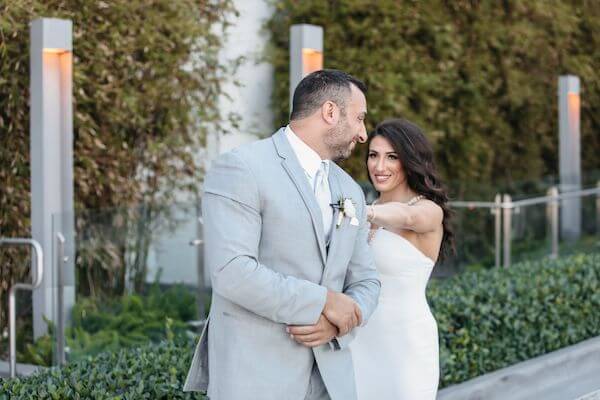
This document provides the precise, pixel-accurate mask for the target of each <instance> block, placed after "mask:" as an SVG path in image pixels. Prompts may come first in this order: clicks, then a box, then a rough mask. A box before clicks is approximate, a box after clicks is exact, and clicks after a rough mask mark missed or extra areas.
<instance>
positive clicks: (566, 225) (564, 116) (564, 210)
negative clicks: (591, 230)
mask: <svg viewBox="0 0 600 400" xmlns="http://www.w3.org/2000/svg"><path fill="white" fill-rule="evenodd" d="M580 108H581V105H580V97H579V78H578V77H576V76H572V75H566V76H561V77H559V78H558V118H559V171H560V191H561V192H570V191H575V190H581V135H580V131H579V125H580ZM560 216H561V223H560V231H561V236H562V237H563V238H564V239H567V240H576V239H577V238H579V236H580V235H581V198H579V197H577V198H575V197H573V198H570V199H564V200H563V203H562V207H561V213H560Z"/></svg>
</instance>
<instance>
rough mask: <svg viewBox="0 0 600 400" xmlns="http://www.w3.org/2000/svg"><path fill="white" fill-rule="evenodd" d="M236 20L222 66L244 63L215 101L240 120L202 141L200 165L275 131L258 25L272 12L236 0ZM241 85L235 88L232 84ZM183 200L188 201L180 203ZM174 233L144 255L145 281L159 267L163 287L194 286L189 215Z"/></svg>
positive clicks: (249, 0) (269, 74)
mask: <svg viewBox="0 0 600 400" xmlns="http://www.w3.org/2000/svg"><path fill="white" fill-rule="evenodd" d="M234 3H235V7H236V8H237V10H238V12H239V16H238V17H237V18H236V19H235V20H234V21H231V22H232V25H231V26H230V27H228V29H227V31H226V37H225V43H224V46H223V50H222V51H221V53H220V57H221V61H222V62H224V63H226V62H229V61H231V60H235V59H236V58H238V57H240V56H243V57H244V62H243V63H242V65H240V67H239V68H238V70H237V73H236V75H235V76H232V77H231V78H230V79H229V81H228V82H227V83H226V84H224V85H223V91H224V92H225V93H227V94H228V96H229V98H227V97H226V96H222V97H221V98H219V102H218V104H219V107H220V109H221V112H222V114H223V115H227V114H229V113H230V112H236V113H237V114H239V116H240V117H241V120H240V121H239V125H240V126H239V128H234V127H233V126H231V124H228V123H227V124H225V125H223V126H221V128H222V129H224V130H225V131H226V132H227V133H225V134H217V133H216V132H215V133H213V134H211V135H209V136H208V137H207V138H206V149H203V151H202V152H201V153H200V154H199V157H200V158H203V159H204V160H203V161H204V163H205V167H206V168H208V167H209V165H210V162H211V161H212V160H213V159H214V158H215V157H216V156H218V155H219V154H221V153H223V152H225V151H228V150H230V149H232V148H235V147H237V146H239V145H241V144H244V143H248V142H251V141H254V140H257V139H258V138H259V137H265V136H269V135H270V134H271V133H273V131H274V127H273V126H272V125H273V112H272V110H271V106H270V101H271V92H272V90H273V67H272V66H271V65H270V64H269V63H265V62H260V58H261V57H262V54H263V51H264V48H265V46H266V43H267V42H268V40H269V37H268V35H267V33H266V32H265V31H264V30H263V25H264V23H265V22H266V20H267V19H268V18H269V17H270V15H271V13H272V9H271V7H270V6H269V5H268V4H267V1H266V0H235V1H234ZM236 80H237V81H239V82H240V84H241V85H239V86H238V85H236V84H235V81H236ZM182 201H184V202H185V201H187V200H184V199H182ZM182 220H184V221H186V222H182V223H181V224H180V225H179V226H178V228H177V229H176V230H175V231H174V232H165V233H163V234H162V235H161V236H160V238H159V239H157V240H156V241H155V242H154V244H153V246H152V248H151V249H150V254H149V257H148V275H147V281H148V282H152V281H153V280H154V278H155V276H156V273H157V272H158V269H159V268H162V269H163V272H162V275H161V279H160V280H161V282H162V283H175V282H184V283H189V284H196V279H197V272H196V268H197V263H198V257H199V254H198V252H197V251H196V248H194V247H191V246H189V244H188V243H189V241H190V240H192V239H193V238H195V237H196V229H197V225H196V220H195V218H194V216H193V215H192V214H188V215H185V216H184V218H182Z"/></svg>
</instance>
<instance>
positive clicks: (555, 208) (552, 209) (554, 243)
mask: <svg viewBox="0 0 600 400" xmlns="http://www.w3.org/2000/svg"><path fill="white" fill-rule="evenodd" d="M548 196H550V197H552V199H551V200H550V201H549V202H548V205H547V210H548V220H549V221H548V222H549V226H550V238H551V239H550V241H551V251H550V258H558V212H559V201H558V188H557V187H556V186H553V187H551V188H550V189H548Z"/></svg>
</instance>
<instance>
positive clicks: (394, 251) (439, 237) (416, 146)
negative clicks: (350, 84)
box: [351, 119, 453, 400]
mask: <svg viewBox="0 0 600 400" xmlns="http://www.w3.org/2000/svg"><path fill="white" fill-rule="evenodd" d="M367 143H368V146H369V152H368V155H367V169H368V172H369V179H370V181H371V183H372V184H373V186H374V187H375V189H376V190H377V192H379V198H378V199H377V200H376V201H375V202H374V203H373V205H371V206H369V207H368V209H367V217H368V219H369V221H370V222H371V228H372V229H371V232H370V236H369V240H370V244H371V248H372V250H373V255H374V257H375V263H376V265H377V269H378V271H379V274H380V280H381V295H380V299H379V305H378V307H377V309H376V310H375V312H374V314H373V315H372V316H371V318H370V319H369V322H368V324H367V325H366V326H365V327H363V328H361V329H360V330H359V332H358V333H357V337H356V339H355V340H354V342H353V343H352V345H351V349H352V355H353V359H354V369H355V375H356V385H357V390H358V398H359V399H360V400H371V399H377V400H385V399H390V400H391V399H393V400H426V399H427V400H434V399H435V398H436V392H437V386H438V380H439V356H438V335H437V324H436V322H435V319H434V318H433V316H432V314H431V312H430V310H429V306H428V304H427V299H426V298H425V288H426V285H427V282H428V280H429V277H430V275H431V272H432V270H433V266H434V265H435V263H436V262H437V260H438V258H439V256H440V255H444V254H445V253H447V252H448V251H449V250H451V248H452V242H453V234H452V231H451V229H450V227H449V221H448V219H449V215H450V213H449V209H448V207H447V201H448V197H447V195H446V193H445V191H444V189H443V188H442V186H441V184H440V180H439V178H438V176H437V173H436V170H435V166H434V162H433V152H432V149H431V146H430V144H429V143H428V141H427V139H426V138H425V136H424V135H423V133H422V132H421V130H420V129H419V128H418V127H417V126H416V125H414V124H412V123H411V122H409V121H406V120H404V119H393V120H388V121H384V122H382V123H381V124H379V125H378V126H377V127H376V128H375V131H374V132H372V133H371V134H370V135H369V139H368V142H367Z"/></svg>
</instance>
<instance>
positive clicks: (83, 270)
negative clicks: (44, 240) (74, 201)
mask: <svg viewBox="0 0 600 400" xmlns="http://www.w3.org/2000/svg"><path fill="white" fill-rule="evenodd" d="M69 220H70V219H69V216H67V215H55V216H54V218H53V230H54V235H55V237H56V235H57V234H58V233H60V234H62V236H64V238H65V243H64V253H65V257H66V261H65V259H64V257H63V265H62V267H63V269H62V272H63V277H62V282H63V286H64V291H63V293H62V303H61V301H60V299H59V297H60V292H59V291H56V293H55V294H54V304H53V310H54V312H53V314H54V320H53V321H52V323H51V328H50V329H49V333H48V335H46V336H45V337H43V338H41V339H39V340H37V341H36V342H35V344H34V345H32V346H30V348H29V356H30V359H34V360H37V363H38V364H43V365H56V364H58V363H59V362H60V358H61V357H60V355H61V352H60V348H61V347H60V346H57V344H58V343H59V335H57V332H59V331H60V329H57V326H56V323H57V320H58V319H59V318H58V317H57V315H59V314H60V307H61V304H62V307H63V308H64V323H65V324H64V338H65V339H64V354H65V355H64V358H65V360H66V361H67V362H69V361H73V360H77V359H81V358H83V357H86V356H88V355H94V354H97V353H99V352H102V351H118V350H119V349H122V348H125V347H130V346H138V345H143V344H147V343H150V342H156V341H160V340H165V339H167V338H170V339H171V340H178V339H180V338H181V339H186V338H189V337H190V336H193V335H194V334H196V333H197V331H198V328H199V327H200V326H201V320H202V319H203V318H205V316H206V314H207V308H208V304H209V298H210V288H209V285H208V277H207V276H206V275H207V274H205V273H204V270H203V266H202V244H201V239H202V238H201V231H202V226H201V218H200V211H199V208H198V207H197V205H195V204H176V205H171V206H166V207H148V206H136V207H127V208H114V209H105V210H98V211H85V212H79V213H77V214H76V215H75V216H74V218H72V219H71V220H74V224H71V225H70V226H72V228H71V229H69V224H68V223H65V221H67V222H68V221H69ZM54 256H55V258H57V257H56V256H58V247H57V249H55V254H54ZM55 263H58V261H56V262H55ZM69 271H70V272H69ZM50 273H51V279H52V282H53V283H52V285H53V287H59V286H60V285H59V276H58V269H57V268H53V269H52V270H51V271H50ZM199 310H200V311H199Z"/></svg>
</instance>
